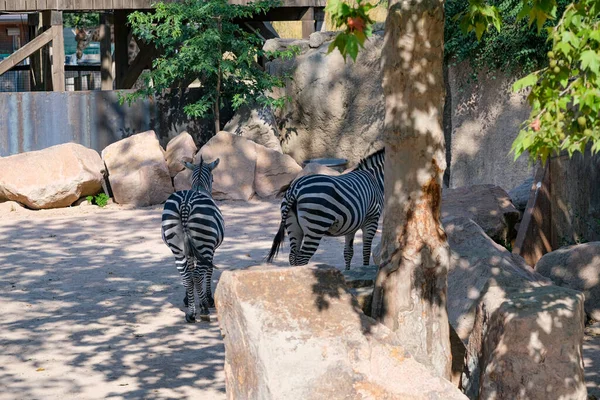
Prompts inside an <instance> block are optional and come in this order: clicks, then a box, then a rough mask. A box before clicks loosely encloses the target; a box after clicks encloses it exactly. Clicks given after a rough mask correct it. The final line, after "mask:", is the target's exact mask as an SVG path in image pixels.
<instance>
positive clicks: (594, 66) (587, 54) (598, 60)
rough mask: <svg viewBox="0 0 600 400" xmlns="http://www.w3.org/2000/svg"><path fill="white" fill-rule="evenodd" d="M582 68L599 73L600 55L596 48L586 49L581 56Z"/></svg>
mask: <svg viewBox="0 0 600 400" xmlns="http://www.w3.org/2000/svg"><path fill="white" fill-rule="evenodd" d="M579 60H580V61H581V68H582V69H584V70H589V71H592V72H593V73H595V74H597V73H598V70H599V69H600V55H598V53H596V52H595V51H594V50H586V51H584V52H582V53H581V55H580V56H579Z"/></svg>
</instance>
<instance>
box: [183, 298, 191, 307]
mask: <svg viewBox="0 0 600 400" xmlns="http://www.w3.org/2000/svg"><path fill="white" fill-rule="evenodd" d="M189 304H190V302H189V301H188V298H187V296H185V297H184V298H183V305H184V306H186V307H187V306H189Z"/></svg>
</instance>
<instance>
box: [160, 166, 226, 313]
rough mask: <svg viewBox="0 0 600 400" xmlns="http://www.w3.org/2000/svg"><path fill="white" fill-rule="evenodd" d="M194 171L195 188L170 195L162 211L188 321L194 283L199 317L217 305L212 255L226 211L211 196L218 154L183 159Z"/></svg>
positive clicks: (164, 235) (220, 238)
mask: <svg viewBox="0 0 600 400" xmlns="http://www.w3.org/2000/svg"><path fill="white" fill-rule="evenodd" d="M183 164H184V165H185V166H186V167H187V168H189V169H191V170H192V171H193V173H192V190H181V191H178V192H175V193H173V194H172V195H171V196H169V198H168V199H167V202H166V203H165V207H164V209H163V213H162V238H163V241H164V242H165V243H166V245H167V246H169V248H170V249H171V251H172V252H173V254H174V255H175V266H176V267H177V270H178V271H179V273H180V274H181V279H182V280H183V286H184V287H185V291H186V292H185V297H184V299H183V302H184V304H185V306H186V307H187V308H188V312H187V313H186V314H185V320H186V321H187V322H195V320H196V304H195V303H196V302H195V297H194V287H196V290H197V291H198V297H199V298H200V317H201V318H203V319H206V318H208V316H209V310H208V308H209V307H214V300H213V297H212V291H211V280H212V272H213V267H214V266H213V256H214V253H215V249H216V248H217V247H219V245H220V244H221V242H222V241H223V227H224V222H223V215H221V211H220V210H219V207H217V204H216V203H215V201H214V200H213V198H212V194H211V193H212V182H213V176H212V170H213V169H215V167H216V166H217V165H219V159H218V158H217V159H216V160H215V161H213V162H212V163H210V164H204V162H203V161H202V157H200V164H198V165H194V164H192V163H188V162H183Z"/></svg>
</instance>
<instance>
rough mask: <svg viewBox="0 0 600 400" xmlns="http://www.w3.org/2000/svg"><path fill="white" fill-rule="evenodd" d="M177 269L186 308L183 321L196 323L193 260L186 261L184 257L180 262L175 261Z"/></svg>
mask: <svg viewBox="0 0 600 400" xmlns="http://www.w3.org/2000/svg"><path fill="white" fill-rule="evenodd" d="M176 263H177V264H178V265H177V269H178V270H179V273H180V274H181V280H182V281H183V286H184V287H185V294H186V296H185V299H184V303H187V304H186V307H187V312H186V313H185V320H186V321H187V322H196V301H195V299H194V280H193V276H192V274H193V271H194V269H193V260H190V259H186V258H185V257H184V258H183V259H181V260H177V261H176Z"/></svg>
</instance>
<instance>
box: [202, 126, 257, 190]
mask: <svg viewBox="0 0 600 400" xmlns="http://www.w3.org/2000/svg"><path fill="white" fill-rule="evenodd" d="M200 157H203V159H204V161H205V162H212V161H214V160H215V159H217V158H219V159H220V162H219V166H218V167H217V168H215V169H214V170H213V178H214V182H213V196H214V198H215V199H217V200H249V199H250V198H252V196H253V195H254V176H255V171H256V144H255V143H254V142H253V141H251V140H248V139H246V138H244V137H241V136H237V135H233V134H231V133H229V132H225V131H220V132H218V133H217V134H216V135H215V136H213V137H212V138H211V139H210V140H209V141H208V142H207V143H206V144H205V145H204V146H202V148H201V149H200V151H199V152H198V154H196V157H194V163H195V164H198V163H199V162H200Z"/></svg>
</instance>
